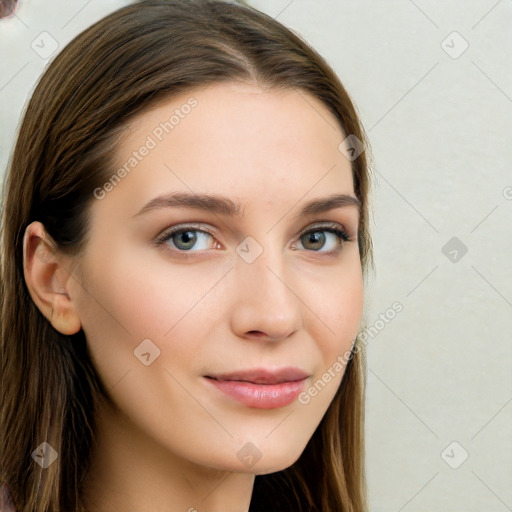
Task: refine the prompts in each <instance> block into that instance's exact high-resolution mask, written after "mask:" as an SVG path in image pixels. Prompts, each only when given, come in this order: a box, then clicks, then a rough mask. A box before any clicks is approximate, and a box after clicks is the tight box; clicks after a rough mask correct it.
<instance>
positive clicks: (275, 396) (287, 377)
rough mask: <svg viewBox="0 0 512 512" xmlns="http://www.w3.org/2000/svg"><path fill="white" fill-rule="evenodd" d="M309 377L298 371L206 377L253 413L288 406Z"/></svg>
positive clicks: (256, 370) (257, 371)
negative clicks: (255, 410)
mask: <svg viewBox="0 0 512 512" xmlns="http://www.w3.org/2000/svg"><path fill="white" fill-rule="evenodd" d="M309 376H310V375H309V374H308V373H306V372H304V371H302V370H300V369H297V368H291V367H288V368H282V369H280V370H276V371H272V370H267V369H261V368H258V369H253V370H244V371H239V372H233V373H224V374H216V375H205V379H206V381H207V382H208V383H209V384H210V385H212V386H213V387H214V388H216V389H217V390H219V391H221V392H222V393H223V394H224V395H227V396H228V397H230V398H232V399H234V400H236V401H237V402H239V403H241V404H243V405H246V406H247V407H252V408H255V409H276V408H278V407H284V406H286V405H289V404H291V403H292V402H293V401H294V400H295V399H296V398H297V396H298V395H299V394H300V393H301V391H302V390H303V389H304V385H305V381H306V379H308V378H309Z"/></svg>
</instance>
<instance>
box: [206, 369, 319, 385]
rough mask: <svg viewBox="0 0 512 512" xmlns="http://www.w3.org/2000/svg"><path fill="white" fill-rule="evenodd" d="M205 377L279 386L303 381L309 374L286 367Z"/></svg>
mask: <svg viewBox="0 0 512 512" xmlns="http://www.w3.org/2000/svg"><path fill="white" fill-rule="evenodd" d="M206 377H209V378H211V379H216V380H237V381H243V382H252V383H253V384H280V383H282V382H293V381H298V380H303V379H305V378H306V377H309V374H308V373H306V372H305V371H303V370H300V369H299V368H293V367H286V368H280V369H277V370H269V369H266V368H253V369H249V370H240V371H237V372H232V373H221V374H215V375H206Z"/></svg>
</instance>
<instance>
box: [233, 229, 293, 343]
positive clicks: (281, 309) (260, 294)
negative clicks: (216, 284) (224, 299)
mask: <svg viewBox="0 0 512 512" xmlns="http://www.w3.org/2000/svg"><path fill="white" fill-rule="evenodd" d="M237 253H238V255H239V258H237V260H236V263H235V268H234V271H235V272H234V276H233V278H234V280H235V283H236V298H235V317H236V318H235V320H237V321H239V323H238V324H237V325H238V327H239V328H241V329H242V330H244V331H245V332H248V331H263V332H264V333H266V334H267V335H268V336H269V337H271V338H275V339H278V338H282V337H285V336H287V335H288V334H289V333H290V332H292V331H294V330H296V329H298V328H299V327H300V321H301V315H300V300H299V299H298V298H297V296H296V294H295V293H294V291H293V287H294V286H293V282H290V272H288V271H287V264H286V255H285V254H284V251H283V249H282V247H281V246H280V245H279V244H277V243H276V242H275V240H274V241H273V240H272V237H271V236H266V237H265V240H264V243H259V242H257V241H256V240H255V239H254V238H251V237H247V238H246V239H245V240H244V241H243V242H242V243H241V244H240V245H239V247H238V248H237Z"/></svg>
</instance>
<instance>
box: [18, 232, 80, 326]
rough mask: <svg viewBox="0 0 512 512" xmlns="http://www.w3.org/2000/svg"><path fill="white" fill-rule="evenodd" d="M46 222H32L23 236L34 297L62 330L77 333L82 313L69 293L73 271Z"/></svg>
mask: <svg viewBox="0 0 512 512" xmlns="http://www.w3.org/2000/svg"><path fill="white" fill-rule="evenodd" d="M55 247H56V245H55V243H53V241H52V240H51V238H50V236H49V235H48V234H47V233H46V231H45V229H44V226H43V224H41V223H40V222H32V223H31V224H29V225H28V226H27V228H26V230H25V235H24V238H23V272H24V277H25V283H26V285H27V288H28V291H29V293H30V296H31V297H32V300H33V301H34V303H35V304H36V306H37V307H38V308H39V310H40V311H41V313H42V314H43V315H44V316H45V317H46V318H47V319H48V320H49V321H50V322H51V324H52V325H53V327H54V328H55V329H57V330H58V331H59V332H61V333H62V334H67V335H71V334H75V333H77V332H78V331H79V330H80V328H81V322H80V317H79V316H78V314H77V312H76V309H75V305H74V304H73V301H72V300H71V298H70V296H69V289H68V287H69V283H70V278H71V274H70V272H69V271H68V270H67V269H66V268H65V266H64V258H63V256H62V255H59V253H58V251H57V250H56V248H55Z"/></svg>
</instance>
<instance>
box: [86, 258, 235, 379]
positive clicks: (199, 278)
mask: <svg viewBox="0 0 512 512" xmlns="http://www.w3.org/2000/svg"><path fill="white" fill-rule="evenodd" d="M126 254H129V255H131V256H126ZM109 255H110V256H109V258H108V259H106V258H102V257H101V256H100V255H99V254H96V257H92V252H91V256H90V260H89V262H88V264H87V267H86V268H87V272H86V275H87V279H86V282H84V283H83V284H84V286H83V288H82V289H81V290H79V291H81V293H80V294H79V296H80V300H79V314H80V317H81V320H82V327H83V329H84V332H85V334H86V337H87V340H88V344H89V346H90V349H91V353H92V355H93V358H94V360H95V362H96V364H97V366H98V369H99V370H100V371H103V373H104V374H108V375H105V376H106V377H107V378H108V379H109V380H112V381H116V379H119V378H120V377H121V376H122V375H124V374H126V372H127V371H128V370H130V369H138V368H140V364H141V363H140V360H139V359H137V358H136V357H134V356H135V354H134V350H135V351H137V349H138V347H139V346H140V345H141V343H142V342H143V341H144V340H146V339H149V340H151V342H152V344H153V345H154V347H153V346H152V345H151V344H149V347H150V348H151V350H153V351H154V354H155V355H156V354H158V358H157V359H155V363H156V365H157V366H160V365H163V366H165V367H169V368H171V367H172V366H173V365H172V364H171V360H172V361H180V362H181V363H184V362H187V361H189V360H190V359H193V357H194V356H197V353H198V350H200V347H199V345H200V343H201V342H203V338H204V331H205V329H206V330H207V328H208V325H207V323H206V322H205V318H210V319H211V318H212V315H214V314H217V315H218V314H219V310H218V309H217V310H215V311H212V308H211V307H210V306H211V304H210V301H209V300H208V299H207V296H208V294H209V292H210V290H212V288H213V287H214V286H215V284H216V283H217V282H219V281H220V280H221V279H222V276H223V274H225V272H226V270H225V269H224V268H222V266H217V267H216V268H215V269H214V268H212V269H211V270H208V271H205V269H204V267H202V266H201V265H195V266H194V265H191V266H189V267H188V268H187V269H186V270H184V268H183V267H182V266H181V267H180V266H179V265H172V264H170V263H169V264H168V263H166V262H165V260H164V259H161V260H159V261H158V262H155V261H151V262H150V263H149V264H148V258H147V257H144V254H143V253H141V255H140V257H139V256H138V255H137V253H136V252H135V253H134V252H133V251H118V252H117V253H116V251H113V250H110V251H109ZM100 262H101V263H100ZM157 263H158V264H157ZM217 306H218V303H217ZM206 308H208V310H206ZM146 344H147V342H146ZM171 348H172V356H173V357H172V358H170V354H169V352H170V350H169V349H171ZM176 355H178V356H179V357H176ZM151 356H152V357H153V354H152V355H151ZM185 366H187V365H185Z"/></svg>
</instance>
